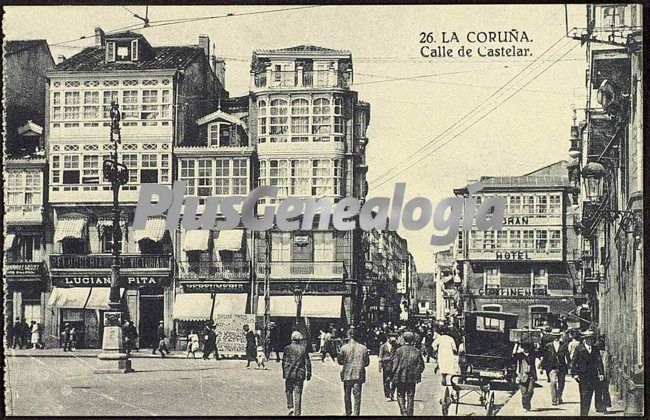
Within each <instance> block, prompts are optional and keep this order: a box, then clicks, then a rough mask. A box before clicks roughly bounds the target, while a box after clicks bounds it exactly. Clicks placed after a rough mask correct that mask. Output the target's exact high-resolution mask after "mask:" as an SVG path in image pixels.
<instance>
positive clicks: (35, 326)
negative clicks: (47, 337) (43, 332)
mask: <svg viewBox="0 0 650 420" xmlns="http://www.w3.org/2000/svg"><path fill="white" fill-rule="evenodd" d="M30 330H31V333H32V337H31V343H32V348H34V349H35V348H36V347H37V346H38V342H39V341H40V334H39V331H38V324H36V321H32V326H31V327H30Z"/></svg>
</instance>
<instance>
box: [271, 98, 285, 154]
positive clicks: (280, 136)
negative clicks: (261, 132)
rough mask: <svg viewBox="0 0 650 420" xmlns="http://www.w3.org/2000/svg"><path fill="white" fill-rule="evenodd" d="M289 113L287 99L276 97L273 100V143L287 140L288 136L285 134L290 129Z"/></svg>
mask: <svg viewBox="0 0 650 420" xmlns="http://www.w3.org/2000/svg"><path fill="white" fill-rule="evenodd" d="M287 113H288V107H287V101H285V100H284V99H274V100H272V101H271V118H270V122H269V134H271V138H270V141H271V142H272V143H275V142H286V141H287V137H286V136H284V134H286V133H287V132H288V130H289V126H288V117H287Z"/></svg>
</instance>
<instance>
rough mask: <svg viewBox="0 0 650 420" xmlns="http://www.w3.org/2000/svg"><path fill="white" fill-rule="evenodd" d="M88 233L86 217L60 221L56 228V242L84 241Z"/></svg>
mask: <svg viewBox="0 0 650 420" xmlns="http://www.w3.org/2000/svg"><path fill="white" fill-rule="evenodd" d="M85 231H86V219H85V218H84V217H69V218H65V219H59V220H58V221H57V223H56V227H55V228H54V242H55V243H56V242H59V241H62V240H64V239H68V238H74V239H82V238H83V237H84V236H85V235H84V234H85Z"/></svg>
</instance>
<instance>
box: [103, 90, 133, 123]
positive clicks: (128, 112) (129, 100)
mask: <svg viewBox="0 0 650 420" xmlns="http://www.w3.org/2000/svg"><path fill="white" fill-rule="evenodd" d="M104 93H105V92H104ZM138 108H139V107H138V91H137V90H125V91H123V92H122V106H121V110H122V118H124V119H125V120H129V119H138Z"/></svg>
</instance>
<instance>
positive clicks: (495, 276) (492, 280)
mask: <svg viewBox="0 0 650 420" xmlns="http://www.w3.org/2000/svg"><path fill="white" fill-rule="evenodd" d="M500 286H501V270H499V268H486V269H485V287H486V288H487V289H495V288H499V287H500Z"/></svg>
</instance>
